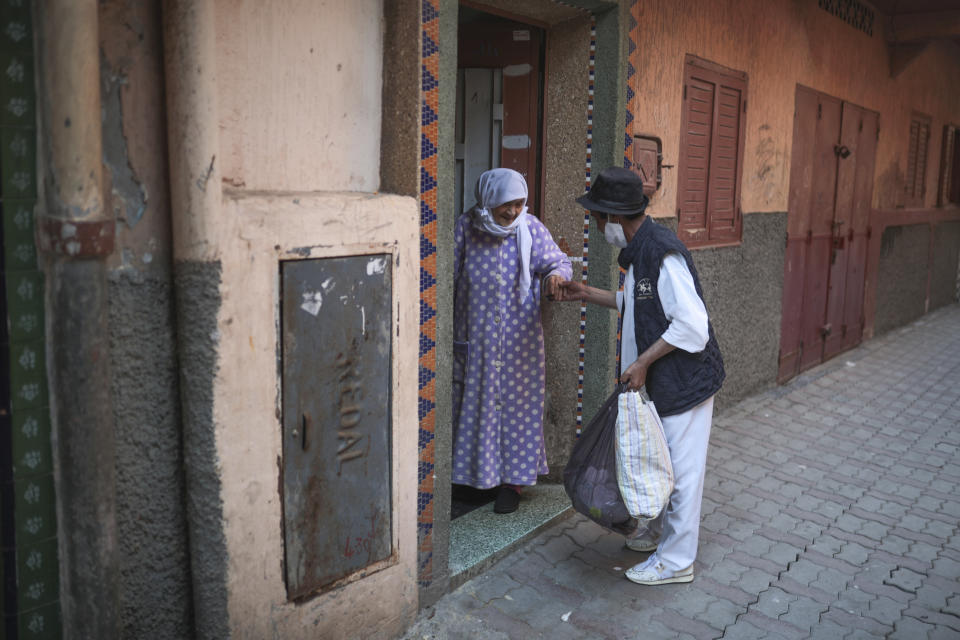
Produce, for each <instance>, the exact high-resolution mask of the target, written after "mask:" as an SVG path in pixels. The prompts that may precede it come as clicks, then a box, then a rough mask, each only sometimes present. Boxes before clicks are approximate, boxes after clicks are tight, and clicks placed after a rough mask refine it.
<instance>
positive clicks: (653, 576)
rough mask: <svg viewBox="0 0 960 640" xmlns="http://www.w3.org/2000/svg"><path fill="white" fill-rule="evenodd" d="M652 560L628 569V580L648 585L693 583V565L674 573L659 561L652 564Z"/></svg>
mask: <svg viewBox="0 0 960 640" xmlns="http://www.w3.org/2000/svg"><path fill="white" fill-rule="evenodd" d="M650 558H656V556H650ZM650 558H648V559H647V561H646V562H641V563H640V564H638V565H637V566H635V567H632V568H630V569H627V572H626V573H625V574H624V575H626V576H627V580H629V581H630V582H635V583H637V584H647V585H657V584H671V583H674V582H693V565H690V566H689V567H687V568H686V569H681V570H680V571H677V572H673V571H670V570H669V569H667V568H666V567H664V566H663V563H662V562H660V561H659V560H655V561H654V562H650Z"/></svg>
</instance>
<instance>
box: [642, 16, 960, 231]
mask: <svg viewBox="0 0 960 640" xmlns="http://www.w3.org/2000/svg"><path fill="white" fill-rule="evenodd" d="M639 10H640V34H641V35H640V42H639V45H638V54H637V60H638V64H637V75H636V86H635V87H634V89H635V90H636V91H637V93H638V95H639V97H640V100H639V105H640V106H639V108H638V112H637V114H635V115H636V118H635V120H634V133H635V134H652V135H657V136H660V137H662V139H663V152H664V162H665V163H666V164H674V165H676V164H677V161H678V158H679V143H680V139H679V136H680V118H681V105H682V77H683V76H682V74H683V59H684V56H685V55H686V54H688V53H690V54H694V55H696V56H699V57H702V58H706V59H707V60H710V61H712V62H715V63H717V64H721V65H724V66H726V67H730V68H732V69H736V70H738V71H745V72H746V73H747V75H748V88H747V101H748V108H747V116H746V139H745V143H744V159H743V162H744V165H743V182H742V202H741V204H742V209H743V211H744V212H745V213H746V212H776V211H786V210H787V205H788V202H787V201H788V195H789V182H790V153H791V149H792V136H793V110H794V98H795V94H796V85H797V84H798V83H799V84H803V85H806V86H808V87H811V88H813V89H816V90H817V91H822V92H824V93H827V94H829V95H833V96H836V97H838V98H841V99H843V100H847V101H849V102H852V103H854V104H857V105H859V106H862V107H866V108H867V109H871V110H874V111H878V112H879V113H880V129H881V131H880V139H879V142H878V146H877V163H876V171H875V176H876V179H875V182H874V184H875V187H874V198H873V203H874V206H875V207H878V208H884V207H895V206H898V205H902V204H903V175H904V173H905V170H906V154H907V144H908V134H909V127H910V113H911V111H912V110H918V111H921V112H923V113H926V114H927V115H930V116H932V118H933V123H932V127H931V132H932V133H931V138H930V150H929V153H930V155H929V157H928V167H929V168H928V172H927V183H926V184H927V198H926V201H925V204H926V205H927V206H932V205H933V204H935V194H936V183H937V175H936V174H937V171H936V170H935V169H936V167H938V166H939V158H940V146H941V143H942V131H943V125H944V124H945V123H946V122H955V121H956V120H957V118H958V117H960V83H957V82H950V81H947V79H948V78H956V77H957V75H958V73H960V47H957V46H956V45H955V44H954V43H951V42H937V43H933V44H931V45H929V46H928V47H927V49H926V50H925V51H924V52H923V53H922V54H920V56H919V57H917V58H916V59H915V60H913V61H912V62H911V63H910V64H909V65H908V66H907V68H906V70H905V71H903V72H902V73H901V74H899V75H898V76H897V77H896V78H891V77H890V67H889V52H888V50H887V45H886V40H885V33H884V23H885V21H884V20H883V19H882V17H881V16H880V15H879V14H878V19H877V20H876V21H875V22H874V31H873V35H872V36H869V35H867V34H865V33H863V32H861V31H858V30H856V29H855V28H853V27H851V26H850V25H848V24H847V23H845V22H844V21H842V20H839V19H837V18H836V17H834V16H833V15H831V14H830V13H828V12H827V11H824V10H823V9H820V8H819V7H818V6H817V3H816V2H815V1H813V0H810V1H804V2H801V1H798V0H793V1H788V0H780V1H777V2H765V1H764V0H717V1H712V0H709V1H708V0H696V1H693V2H685V3H677V2H673V1H672V0H642V1H641V2H639ZM676 188H677V169H676V168H673V169H667V170H665V171H664V182H663V186H662V187H661V189H660V191H659V192H658V193H657V194H656V195H654V197H653V198H652V202H651V212H652V213H653V215H655V216H667V215H676V190H677V189H676Z"/></svg>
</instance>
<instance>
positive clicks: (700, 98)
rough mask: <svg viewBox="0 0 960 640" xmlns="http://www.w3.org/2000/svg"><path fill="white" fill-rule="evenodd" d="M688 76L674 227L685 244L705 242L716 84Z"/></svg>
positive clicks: (708, 80)
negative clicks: (680, 175) (677, 212)
mask: <svg viewBox="0 0 960 640" xmlns="http://www.w3.org/2000/svg"><path fill="white" fill-rule="evenodd" d="M710 80H711V79H704V78H698V77H691V78H689V81H688V82H687V85H686V91H685V93H686V96H687V97H686V102H685V104H684V115H685V116H686V127H685V129H684V131H683V134H684V135H683V136H682V137H683V138H684V141H683V143H682V145H683V149H682V151H681V155H682V156H683V157H682V160H681V162H682V163H683V167H684V180H683V184H681V185H680V189H679V192H678V193H677V201H678V202H677V205H678V206H679V208H680V215H679V219H678V220H677V225H678V227H679V229H680V231H681V233H682V235H683V236H686V238H685V239H687V238H688V239H689V240H690V242H688V244H696V243H697V242H703V241H706V240H707V185H708V182H709V179H710V158H711V155H712V153H711V150H712V146H713V128H714V127H713V113H714V110H715V109H714V98H715V95H716V88H717V87H716V84H715V83H713V82H711V81H710Z"/></svg>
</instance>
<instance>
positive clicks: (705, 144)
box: [677, 56, 746, 247]
mask: <svg viewBox="0 0 960 640" xmlns="http://www.w3.org/2000/svg"><path fill="white" fill-rule="evenodd" d="M745 94H746V79H745V77H744V74H742V73H739V72H735V71H725V70H723V68H722V67H719V66H718V65H714V64H712V63H708V62H706V61H703V60H699V59H698V58H694V57H693V56H687V62H686V67H685V72H684V89H683V95H684V98H683V115H682V118H681V121H682V129H681V132H680V162H679V164H680V171H679V176H678V178H679V182H678V186H677V218H678V219H677V227H678V232H679V233H678V235H679V236H680V239H681V240H683V241H684V242H685V243H686V244H687V245H688V246H691V247H696V246H705V245H709V244H716V243H730V242H736V241H738V240H739V239H740V229H741V224H740V175H741V163H742V158H743V121H744V115H743V114H744V105H745V99H746V96H745Z"/></svg>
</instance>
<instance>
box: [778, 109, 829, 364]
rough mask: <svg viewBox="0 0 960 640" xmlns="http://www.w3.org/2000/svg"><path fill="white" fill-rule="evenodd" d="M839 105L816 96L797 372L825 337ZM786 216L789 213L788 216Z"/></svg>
mask: <svg viewBox="0 0 960 640" xmlns="http://www.w3.org/2000/svg"><path fill="white" fill-rule="evenodd" d="M841 111H842V103H841V102H840V100H837V99H836V98H831V97H829V96H818V101H817V111H816V113H815V114H804V115H805V116H806V117H808V118H809V117H812V116H814V115H815V117H816V126H815V135H814V141H813V162H814V166H813V184H812V190H811V191H812V193H811V195H812V198H811V202H810V209H809V211H807V212H806V216H805V218H806V224H805V225H804V227H805V229H804V231H805V234H806V238H805V241H806V243H807V255H806V259H805V262H804V267H803V270H804V287H803V294H802V296H803V299H802V311H801V316H800V321H801V323H802V326H801V331H800V339H801V344H800V370H801V371H802V370H803V369H808V368H810V367H812V366H813V365H815V364H817V363H819V362H820V361H821V359H822V357H823V342H824V338H825V331H826V329H825V327H824V324H825V323H824V314H825V310H826V307H827V294H828V292H829V290H828V284H829V277H830V256H831V249H832V245H833V216H834V202H835V197H836V189H837V162H836V158H837V157H836V155H835V153H834V145H835V144H836V142H837V139H838V138H839V137H840V123H841ZM788 215H789V214H788Z"/></svg>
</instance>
